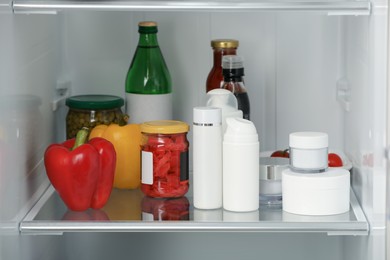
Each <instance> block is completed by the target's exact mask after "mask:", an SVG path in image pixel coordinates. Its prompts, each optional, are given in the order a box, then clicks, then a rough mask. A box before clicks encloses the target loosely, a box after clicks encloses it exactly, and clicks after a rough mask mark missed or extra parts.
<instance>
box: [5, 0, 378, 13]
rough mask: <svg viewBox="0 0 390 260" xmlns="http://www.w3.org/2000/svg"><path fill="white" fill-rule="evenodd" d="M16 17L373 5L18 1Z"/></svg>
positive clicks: (341, 9) (363, 4) (357, 9)
mask: <svg viewBox="0 0 390 260" xmlns="http://www.w3.org/2000/svg"><path fill="white" fill-rule="evenodd" d="M12 9H13V11H14V13H57V12H58V11H64V10H96V11H235V12H236V11H310V12H312V11H319V12H325V13H327V14H328V15H369V14H370V12H371V4H370V2H369V1H326V0H317V1H316V0H310V1H290V0H278V1H267V0H265V1H259V0H225V1H222V0H220V1H219V0H214V1H207V0H198V1H188V0H176V1H146V0H145V1H122V0H114V1H107V0H106V1H87V0H84V1H64V0H62V1H55V0H41V1H38V0H15V1H13V6H12Z"/></svg>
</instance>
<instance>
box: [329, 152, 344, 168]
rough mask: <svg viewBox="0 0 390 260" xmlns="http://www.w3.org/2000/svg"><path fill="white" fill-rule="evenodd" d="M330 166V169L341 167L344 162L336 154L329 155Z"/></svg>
mask: <svg viewBox="0 0 390 260" xmlns="http://www.w3.org/2000/svg"><path fill="white" fill-rule="evenodd" d="M328 165H329V167H341V166H343V161H342V160H341V158H340V156H338V155H337V154H335V153H329V154H328Z"/></svg>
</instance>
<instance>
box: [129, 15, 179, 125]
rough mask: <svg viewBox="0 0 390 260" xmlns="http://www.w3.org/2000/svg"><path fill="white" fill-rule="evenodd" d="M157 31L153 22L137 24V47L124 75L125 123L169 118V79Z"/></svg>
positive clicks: (170, 94)
mask: <svg viewBox="0 0 390 260" xmlns="http://www.w3.org/2000/svg"><path fill="white" fill-rule="evenodd" d="M157 31H158V30H157V23H156V22H140V23H139V24H138V32H139V41H138V46H137V49H136V51H135V54H134V57H133V60H132V62H131V65H130V68H129V71H128V73H127V76H126V113H127V114H128V115H129V116H130V120H129V123H137V124H139V123H143V122H146V121H153V120H165V119H172V80H171V76H170V73H169V70H168V67H167V65H166V63H165V60H164V57H163V55H162V52H161V50H160V47H159V45H158V41H157Z"/></svg>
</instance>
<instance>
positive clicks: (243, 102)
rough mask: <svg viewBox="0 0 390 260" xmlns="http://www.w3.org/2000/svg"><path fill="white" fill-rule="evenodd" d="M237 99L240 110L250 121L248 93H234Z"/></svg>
mask: <svg viewBox="0 0 390 260" xmlns="http://www.w3.org/2000/svg"><path fill="white" fill-rule="evenodd" d="M234 95H235V96H236V98H237V103H238V109H239V110H241V111H242V113H243V115H244V119H248V120H250V104H249V96H248V93H246V92H244V93H234Z"/></svg>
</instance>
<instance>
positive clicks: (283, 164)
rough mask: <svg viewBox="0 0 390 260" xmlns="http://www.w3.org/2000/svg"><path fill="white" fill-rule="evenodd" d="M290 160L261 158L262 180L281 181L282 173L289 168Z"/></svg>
mask: <svg viewBox="0 0 390 260" xmlns="http://www.w3.org/2000/svg"><path fill="white" fill-rule="evenodd" d="M289 163H290V160H289V159H288V158H278V157H261V158H260V180H281V179H282V172H283V171H284V170H285V169H287V168H288V167H289Z"/></svg>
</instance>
